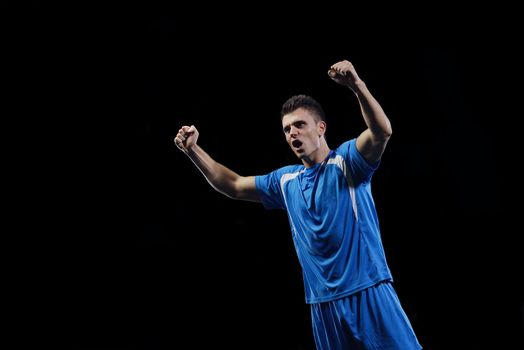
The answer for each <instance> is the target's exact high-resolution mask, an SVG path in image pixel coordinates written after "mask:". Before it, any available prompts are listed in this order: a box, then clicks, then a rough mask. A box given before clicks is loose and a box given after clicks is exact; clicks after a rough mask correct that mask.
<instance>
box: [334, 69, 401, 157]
mask: <svg viewBox="0 0 524 350" xmlns="http://www.w3.org/2000/svg"><path fill="white" fill-rule="evenodd" d="M328 74H329V76H330V77H331V79H333V80H334V81H336V82H337V83H339V84H341V85H345V86H347V87H349V88H350V89H351V90H352V91H353V92H354V93H355V95H356V96H357V98H358V102H359V104H360V109H361V111H362V116H363V117H364V121H365V123H366V126H367V129H366V130H364V131H363V132H362V133H361V134H360V135H359V136H358V138H357V149H358V150H359V152H360V153H361V154H362V156H363V157H364V158H366V160H367V161H368V162H369V163H371V164H375V163H377V162H378V161H379V160H380V158H381V157H382V154H383V153H384V150H385V149H386V144H387V142H388V140H389V138H390V137H391V134H392V132H393V130H392V129H391V123H390V122H389V119H388V117H387V116H386V113H384V110H383V109H382V107H381V106H380V104H379V103H378V102H377V100H376V99H375V98H374V97H373V95H372V94H371V92H369V90H368V88H367V86H366V84H365V83H364V81H362V80H361V79H360V78H359V76H358V74H357V72H356V70H355V68H354V67H353V64H352V63H351V62H349V61H341V62H338V63H335V64H334V65H332V66H331V69H330V70H329V71H328Z"/></svg>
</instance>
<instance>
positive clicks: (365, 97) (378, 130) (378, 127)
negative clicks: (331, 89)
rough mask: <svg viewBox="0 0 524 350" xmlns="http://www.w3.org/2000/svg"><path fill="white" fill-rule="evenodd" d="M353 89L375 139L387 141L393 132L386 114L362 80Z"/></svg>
mask: <svg viewBox="0 0 524 350" xmlns="http://www.w3.org/2000/svg"><path fill="white" fill-rule="evenodd" d="M351 89H352V90H353V92H354V93H355V95H356V96H357V98H358V102H359V104H360V109H361V111H362V116H363V117H364V122H365V123H366V126H367V127H368V129H369V130H370V131H371V133H372V134H373V136H374V137H376V138H378V139H383V140H387V139H388V138H389V136H391V134H392V132H393V130H392V128H391V123H390V121H389V119H388V117H387V116H386V113H384V110H383V109H382V107H381V106H380V104H379V103H378V101H377V100H376V99H375V98H374V97H373V95H372V94H371V93H370V92H369V90H368V88H367V86H366V84H365V83H364V82H363V81H362V80H360V81H358V82H356V83H355V84H354V85H353V86H352V87H351Z"/></svg>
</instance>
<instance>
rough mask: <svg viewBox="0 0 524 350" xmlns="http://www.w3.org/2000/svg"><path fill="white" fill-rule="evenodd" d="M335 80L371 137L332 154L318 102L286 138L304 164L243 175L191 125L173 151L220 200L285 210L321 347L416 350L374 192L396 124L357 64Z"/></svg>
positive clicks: (291, 109)
mask: <svg viewBox="0 0 524 350" xmlns="http://www.w3.org/2000/svg"><path fill="white" fill-rule="evenodd" d="M328 75H329V77H330V78H331V79H332V80H334V81H335V82H337V83H339V84H341V85H343V86H347V87H349V88H350V89H351V90H352V91H353V92H354V94H355V95H356V96H357V99H358V101H359V104H360V107H361V111H362V115H363V117H364V121H365V123H366V126H367V129H366V130H364V131H363V132H362V133H361V134H360V135H359V136H358V137H357V138H356V139H352V140H349V141H346V142H344V143H343V144H342V145H340V146H339V147H338V148H336V149H331V148H330V147H329V146H328V144H327V142H326V138H325V133H326V130H327V124H326V121H325V116H324V111H323V109H322V107H321V106H320V104H319V103H318V102H317V101H316V100H314V99H313V98H311V97H309V96H305V95H297V96H293V97H291V98H290V99H288V100H287V101H286V102H285V103H284V105H283V106H282V111H281V117H282V130H283V132H284V134H285V137H286V141H287V143H288V144H289V146H290V147H291V150H292V151H293V152H294V153H295V154H296V155H297V157H298V158H299V159H300V160H301V161H302V164H301V165H298V164H297V165H289V166H285V167H282V168H280V169H277V170H275V171H273V172H270V173H269V174H266V175H261V176H240V175H238V174H237V173H235V172H234V171H232V170H230V169H229V168H227V167H225V166H223V165H222V164H219V163H217V162H216V161H214V160H213V159H212V158H211V157H210V156H209V155H208V154H207V153H206V152H205V151H204V150H203V149H202V148H200V147H199V146H198V144H197V140H198V130H197V129H196V128H195V126H183V127H182V128H181V129H180V130H179V132H178V134H177V136H176V137H175V143H176V145H177V146H178V148H179V149H180V150H182V151H183V152H185V153H186V154H187V156H189V158H190V159H191V160H192V161H193V163H194V164H195V165H196V166H197V168H198V169H199V170H200V171H201V172H202V174H203V175H204V176H205V178H206V179H207V181H208V182H209V183H210V184H211V186H213V188H215V189H216V190H217V191H219V192H220V193H223V194H225V195H226V196H228V197H230V198H233V199H241V200H246V201H256V202H261V203H263V205H264V206H265V207H266V208H268V209H273V208H278V209H284V210H286V211H287V214H288V218H289V223H290V226H291V231H292V236H293V242H294V244H295V248H296V252H297V255H298V258H299V261H300V264H301V266H302V269H303V278H304V289H305V293H306V302H307V303H308V304H311V316H312V323H313V335H314V338H315V343H316V346H317V348H318V349H329V350H333V349H388V350H391V349H399V350H400V349H402V350H415V349H417V350H418V349H421V346H420V344H419V343H418V341H417V338H416V336H415V334H414V332H413V329H412V327H411V325H410V322H409V320H408V318H407V316H406V314H405V313H404V311H403V309H402V307H401V305H400V302H399V299H398V297H397V295H396V293H395V291H394V289H393V286H392V276H391V272H390V270H389V267H388V265H387V262H386V258H385V254H384V249H383V246H382V242H381V238H380V229H379V223H378V218H377V213H376V209H375V205H374V202H373V198H372V194H371V178H372V175H373V173H374V171H375V170H376V169H377V167H378V165H379V163H380V159H381V157H382V154H383V153H384V150H385V147H386V144H387V142H388V140H389V138H390V137H391V134H392V129H391V124H390V121H389V119H388V118H387V116H386V114H385V113H384V111H383V109H382V107H381V106H380V104H379V103H378V102H377V101H376V100H375V98H374V97H373V96H372V94H371V93H370V92H369V90H368V89H367V87H366V84H365V83H364V82H363V81H362V80H361V79H360V78H359V76H358V75H357V72H356V70H355V68H354V67H353V65H352V63H351V62H349V61H346V60H344V61H341V62H338V63H336V64H334V65H332V66H331V68H330V69H329V70H328Z"/></svg>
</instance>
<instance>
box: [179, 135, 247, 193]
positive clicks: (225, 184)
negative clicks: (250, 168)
mask: <svg viewBox="0 0 524 350" xmlns="http://www.w3.org/2000/svg"><path fill="white" fill-rule="evenodd" d="M186 154H187V156H188V157H189V158H190V159H191V161H192V162H193V163H194V164H195V166H196V167H197V168H198V170H200V172H201V173H202V174H203V175H204V177H205V178H206V180H207V181H208V182H209V184H210V185H211V186H212V187H213V188H214V189H215V190H217V191H218V192H220V193H222V194H224V195H226V196H228V197H230V198H235V193H236V190H235V183H236V181H237V180H238V178H239V177H240V176H239V175H238V174H237V173H235V172H234V171H232V170H230V169H228V168H226V167H225V166H223V165H222V164H220V163H218V162H216V161H215V160H214V159H213V158H211V156H209V154H207V153H206V152H205V151H204V150H203V149H202V148H201V147H200V146H198V145H195V146H194V147H192V148H191V149H189V150H188V151H187V153H186Z"/></svg>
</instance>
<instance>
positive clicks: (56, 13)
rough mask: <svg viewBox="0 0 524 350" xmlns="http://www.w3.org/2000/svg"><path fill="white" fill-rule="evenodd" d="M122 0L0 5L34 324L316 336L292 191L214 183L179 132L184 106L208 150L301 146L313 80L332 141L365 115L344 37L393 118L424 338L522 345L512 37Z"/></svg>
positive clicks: (397, 223)
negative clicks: (19, 152)
mask: <svg viewBox="0 0 524 350" xmlns="http://www.w3.org/2000/svg"><path fill="white" fill-rule="evenodd" d="M115 7H116V6H115ZM129 7H131V8H132V9H133V10H134V11H133V12H132V13H127V12H125V11H120V12H119V11H116V12H115V14H113V13H112V12H111V13H110V11H106V10H109V9H106V8H104V7H103V6H99V7H96V6H94V7H92V8H89V9H83V8H82V9H80V8H76V7H75V8H69V9H67V8H66V9H64V8H63V7H59V6H56V7H53V6H47V5H44V4H43V3H42V2H38V1H35V2H32V5H31V6H29V8H25V9H24V10H22V11H16V17H11V14H10V13H9V11H7V10H8V7H6V8H5V10H6V11H5V12H4V14H3V16H5V18H4V19H5V20H6V21H4V26H5V31H4V33H5V34H7V37H8V38H10V39H12V43H13V47H14V48H19V49H20V50H16V49H14V50H12V51H11V55H10V57H11V58H12V61H10V63H9V65H7V67H8V68H9V70H10V72H11V73H12V75H13V77H14V79H12V80H9V83H8V84H7V89H6V91H7V92H8V94H7V95H5V96H7V99H11V97H14V96H15V95H16V96H17V98H18V97H20V96H19V95H18V94H17V93H16V92H20V91H21V92H22V94H21V95H22V96H21V98H20V104H19V106H20V107H21V108H20V109H19V110H17V112H16V113H15V114H12V116H13V118H11V120H12V121H14V122H15V124H17V125H22V130H23V131H22V133H23V134H24V136H25V137H24V138H23V140H24V141H23V142H21V143H22V145H21V146H22V147H21V149H23V150H27V151H29V152H27V153H25V152H24V156H22V157H20V159H17V158H15V162H16V163H20V164H21V166H20V169H25V166H27V160H28V159H30V160H31V166H30V168H31V169H32V171H30V172H24V171H22V172H21V174H22V175H21V176H22V178H21V179H22V180H24V181H25V183H26V184H27V188H28V190H27V192H28V193H27V194H28V196H27V197H25V191H24V196H23V198H33V199H34V200H32V201H31V204H32V205H31V208H30V209H32V210H31V211H24V213H26V214H25V215H22V219H21V221H20V222H21V223H27V229H28V230H31V232H36V233H37V238H35V239H25V241H24V239H22V241H24V242H23V243H22V248H21V250H22V251H24V252H25V254H27V255H24V256H27V257H29V259H23V258H20V257H19V258H18V259H15V263H14V265H15V266H22V267H23V269H22V272H21V273H20V274H18V273H17V272H13V273H12V274H13V277H14V279H15V280H16V281H17V282H23V283H19V284H18V285H20V286H25V285H26V283H27V285H28V286H29V287H28V288H24V287H20V291H21V293H19V294H18V293H16V292H15V294H18V295H17V296H18V297H22V298H23V299H22V302H21V303H20V304H21V305H26V306H28V307H27V309H28V311H27V312H24V313H23V314H24V315H35V316H36V317H29V319H31V320H33V321H32V322H29V324H30V325H31V326H35V328H36V329H39V330H40V331H41V332H37V333H38V334H39V336H38V337H35V336H30V334H31V332H30V331H27V332H25V335H24V336H23V338H22V339H30V340H31V341H33V340H35V339H36V341H37V342H39V343H40V344H42V345H44V344H45V345H50V346H57V345H58V344H60V345H65V346H66V347H67V348H71V349H168V348H169V349H174V348H177V349H178V348H190V349H193V348H209V347H212V348H239V349H254V348H264V349H313V345H312V344H313V342H312V335H311V326H310V318H309V310H308V307H307V306H306V305H305V303H304V293H303V288H302V277H301V273H300V269H299V266H298V261H297V259H296V256H295V252H294V248H293V245H292V241H291V236H290V234H289V226H288V223H287V218H286V216H285V213H284V212H277V211H265V210H264V209H263V207H262V206H261V205H259V204H255V203H248V202H238V201H233V200H230V199H228V198H226V197H225V196H222V195H220V194H218V193H217V192H215V191H214V190H213V189H212V188H211V187H210V186H209V185H208V184H207V182H206V180H205V179H204V178H203V177H202V175H201V174H200V173H199V172H198V170H197V169H196V168H195V167H194V166H193V164H192V163H191V161H190V160H189V159H188V158H187V157H186V156H185V155H184V154H183V153H181V152H180V151H178V150H177V149H176V147H175V146H174V144H173V138H174V136H175V135H176V133H177V131H178V129H179V128H180V126H182V125H192V124H194V125H195V126H196V127H197V128H198V130H199V131H200V138H199V144H200V145H201V146H202V147H203V148H204V149H205V150H207V151H208V153H210V154H211V155H212V156H213V157H214V158H215V159H216V160H217V161H219V162H221V163H223V164H225V165H227V166H228V167H230V168H232V169H233V170H235V171H236V172H238V173H240V174H242V175H257V174H263V173H266V172H269V171H271V170H273V169H275V168H276V167H280V166H283V165H286V164H289V163H295V162H297V161H296V159H295V158H294V156H293V154H292V153H291V151H289V149H288V147H287V145H286V143H285V141H284V137H283V135H282V132H281V125H280V118H279V111H280V106H281V104H282V103H283V102H284V101H285V100H286V99H287V98H288V97H289V96H291V95H293V94H298V93H305V94H310V95H312V96H314V97H315V98H316V99H317V100H319V102H320V103H321V104H322V105H323V106H324V108H325V111H326V114H327V117H328V141H329V144H330V146H331V147H332V148H334V147H336V146H338V145H339V144H340V143H341V142H343V141H345V140H347V139H349V138H352V137H355V136H357V135H358V134H359V132H361V131H362V130H363V127H364V124H363V120H362V118H361V115H360V111H359V108H358V103H357V100H356V98H355V97H354V96H353V95H352V94H351V93H350V91H348V90H347V89H345V88H343V87H341V86H339V85H337V84H335V83H334V82H332V81H331V80H330V79H329V78H328V76H327V74H326V72H327V70H328V68H329V66H330V65H331V64H333V63H335V62H337V61H339V60H343V59H348V60H350V61H352V62H353V64H354V65H355V67H356V69H357V71H358V73H359V75H360V76H361V78H362V79H363V80H364V81H365V82H366V83H367V85H368V87H369V89H370V90H371V92H372V93H373V94H374V96H375V97H376V98H377V99H378V100H379V102H380V103H381V104H382V106H383V108H384V109H385V111H386V113H387V114H388V116H389V118H390V120H391V122H392V125H393V130H394V135H393V137H392V138H391V141H390V143H389V146H388V148H387V150H386V152H385V154H384V157H383V161H382V164H381V167H380V169H379V171H377V173H376V174H375V177H374V183H373V192H374V195H375V201H376V205H377V209H378V212H379V218H380V222H381V227H382V237H383V242H384V246H385V249H386V255H387V257H388V261H389V264H390V268H391V270H392V272H393V274H394V278H395V288H396V290H397V293H398V294H399V297H400V299H401V302H402V304H403V306H404V308H405V310H406V312H407V314H408V316H409V318H410V320H411V321H412V324H413V327H414V329H415V331H416V333H417V336H418V337H419V340H420V342H421V344H422V345H423V346H424V347H425V349H459V348H461V349H463V348H467V349H484V348H486V349H488V348H500V349H512V348H518V347H519V346H522V342H523V335H522V333H523V320H522V318H523V312H524V311H523V308H524V306H523V300H522V294H523V293H522V287H521V282H520V280H521V278H522V256H521V248H520V245H519V237H518V236H519V235H520V233H521V229H520V227H519V221H520V217H519V216H520V211H519V210H518V208H519V207H520V204H519V203H520V198H521V197H520V196H519V193H520V192H519V190H520V185H519V183H518V181H519V176H518V175H517V171H518V170H517V168H518V167H519V163H520V159H521V156H520V153H519V150H520V147H519V137H520V135H519V134H520V133H519V131H518V130H519V129H518V127H517V125H518V122H519V120H518V119H520V115H521V114H522V113H521V112H520V109H519V108H517V105H518V100H519V94H520V80H519V78H518V77H519V73H520V72H519V69H518V58H517V56H515V52H514V51H515V50H514V49H513V48H512V45H511V44H506V43H503V42H502V41H497V40H493V38H489V40H488V38H485V40H483V41H482V42H475V41H470V42H468V43H467V44H465V43H463V42H462V43H461V44H460V45H454V46H451V45H448V46H446V45H435V46H423V45H412V44H409V45H408V44H407V43H401V42H399V41H398V40H382V41H380V42H377V41H373V40H369V41H364V40H363V37H362V36H361V35H359V34H358V33H359V32H357V31H356V30H355V28H354V27H352V26H348V25H347V23H346V22H345V21H341V20H337V21H329V20H327V19H324V20H323V21H322V20H311V19H305V18H303V17H301V16H298V15H295V16H289V17H288V16H284V15H273V14H271V12H268V13H257V14H258V15H259V17H256V16H254V14H255V12H256V11H250V10H248V9H244V11H243V12H241V13H242V15H233V14H231V13H229V14H228V13H226V14H225V15H220V16H212V15H209V16H206V17H203V16H199V15H197V14H196V13H195V12H181V11H180V10H179V9H176V8H170V9H169V10H166V9H157V8H154V7H153V6H149V7H147V8H143V7H142V6H134V7H133V6H129ZM123 9H126V8H123ZM65 10H67V11H66V13H67V14H66V15H63V13H64V12H63V11H65ZM110 10H114V9H113V8H111V9H110ZM117 10H120V8H117ZM142 10H143V11H142ZM226 10H227V9H226ZM13 18H16V20H11V21H7V20H9V19H13ZM13 92H15V93H14V94H13ZM13 100H14V99H13ZM18 130H20V129H18ZM28 136H31V137H28ZM33 136H34V137H35V138H32V137H33ZM18 140H19V142H20V139H18ZM34 140H37V141H34ZM41 141H42V142H41ZM28 154H29V155H30V156H29V157H27V156H26V155H28ZM35 169H37V170H36V171H35ZM28 174H31V175H28ZM33 196H34V197H33ZM18 201H20V202H24V200H20V196H18ZM18 204H19V203H18V202H17V201H16V200H15V205H14V206H15V207H16V206H17V205H18ZM28 213H30V214H28ZM21 226H24V227H25V225H21ZM35 226H36V227H37V229H35ZM20 232H21V235H23V236H24V237H25V235H24V229H21V230H20ZM44 233H45V234H44ZM31 243H36V244H34V245H33V244H31ZM25 244H27V246H31V247H33V246H35V248H34V251H33V250H32V249H30V250H26V248H25V246H24V245H25ZM28 251H29V253H28ZM22 261H23V262H22ZM14 271H16V270H14ZM17 317H20V315H18V316H17ZM21 318H22V321H23V323H21V324H23V325H26V326H27V324H26V321H27V318H25V317H21ZM51 320H52V321H51ZM22 321H21V322H22ZM15 323H16V324H18V322H15ZM25 329H27V330H28V329H29V328H28V327H27V328H25ZM31 329H32V328H31ZM183 344H186V345H183ZM205 344H208V345H205ZM209 344H211V346H210V345H209Z"/></svg>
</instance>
